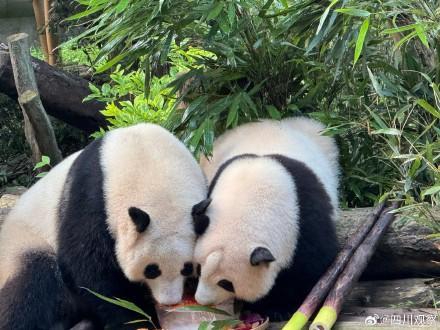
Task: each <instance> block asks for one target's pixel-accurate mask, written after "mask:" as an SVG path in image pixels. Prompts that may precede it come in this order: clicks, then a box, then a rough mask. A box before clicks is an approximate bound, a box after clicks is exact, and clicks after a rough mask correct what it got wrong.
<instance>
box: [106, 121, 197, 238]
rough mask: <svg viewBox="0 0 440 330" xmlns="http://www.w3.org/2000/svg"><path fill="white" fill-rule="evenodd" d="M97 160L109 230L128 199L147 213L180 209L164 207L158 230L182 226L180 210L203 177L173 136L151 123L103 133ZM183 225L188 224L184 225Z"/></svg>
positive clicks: (189, 202) (123, 213)
mask: <svg viewBox="0 0 440 330" xmlns="http://www.w3.org/2000/svg"><path fill="white" fill-rule="evenodd" d="M164 155H166V157H164ZM101 166H102V168H103V173H104V178H105V180H104V194H105V199H106V208H107V210H106V211H107V214H108V223H109V226H110V230H111V231H112V232H113V233H114V232H115V231H116V228H117V226H118V222H120V220H121V219H123V218H124V217H127V209H128V208H129V207H130V206H133V205H137V206H138V207H143V208H144V209H146V210H148V212H149V215H150V217H152V218H153V219H158V218H161V217H163V213H164V212H166V211H168V210H169V212H171V211H172V210H175V211H176V212H179V213H182V214H171V213H168V214H167V215H168V217H167V221H166V222H164V223H162V224H161V225H162V226H163V227H162V228H160V229H161V232H162V233H163V232H174V231H175V229H176V228H181V227H182V217H183V214H190V213H191V212H190V211H188V210H191V207H192V206H193V205H194V204H195V203H197V202H198V201H200V200H202V199H203V198H204V197H205V194H206V182H205V181H206V179H205V177H204V176H203V173H202V171H201V170H200V168H199V166H198V164H197V162H196V160H195V159H194V157H192V155H191V154H190V153H189V152H188V150H187V149H186V147H185V146H184V145H183V144H182V143H181V142H180V141H179V140H178V139H177V138H175V137H174V136H172V135H171V134H170V133H169V132H168V131H167V130H165V129H164V128H162V127H160V126H157V125H153V124H138V125H135V126H131V127H128V128H123V129H118V130H115V131H111V132H110V133H108V134H107V135H106V137H105V140H104V144H103V147H102V158H101ZM182 173H185V175H182ZM162 178H164V179H162ZM171 184H172V186H170V185H171ZM175 205H186V207H175ZM186 208H187V209H186ZM187 223H188V224H190V222H187ZM187 230H191V231H192V230H193V229H192V227H190V226H188V228H187Z"/></svg>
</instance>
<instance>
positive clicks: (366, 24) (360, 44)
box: [353, 17, 370, 65]
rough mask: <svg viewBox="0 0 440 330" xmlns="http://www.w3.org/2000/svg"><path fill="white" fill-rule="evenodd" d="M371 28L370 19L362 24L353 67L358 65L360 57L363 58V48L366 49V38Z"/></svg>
mask: <svg viewBox="0 0 440 330" xmlns="http://www.w3.org/2000/svg"><path fill="white" fill-rule="evenodd" d="M369 26H370V17H368V18H367V19H366V20H365V21H364V22H363V23H362V25H361V28H360V30H359V35H358V38H357V40H356V48H355V50H354V63H353V65H355V64H356V62H357V61H358V59H359V56H361V52H362V48H363V47H364V42H365V36H366V35H367V32H368V27H369Z"/></svg>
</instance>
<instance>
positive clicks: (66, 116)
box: [0, 45, 107, 133]
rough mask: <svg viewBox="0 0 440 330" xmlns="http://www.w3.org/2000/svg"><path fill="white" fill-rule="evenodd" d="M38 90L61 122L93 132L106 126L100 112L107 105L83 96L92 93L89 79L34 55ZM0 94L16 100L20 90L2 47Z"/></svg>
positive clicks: (0, 55)
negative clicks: (58, 67) (16, 85)
mask: <svg viewBox="0 0 440 330" xmlns="http://www.w3.org/2000/svg"><path fill="white" fill-rule="evenodd" d="M32 68H33V69H34V72H35V78H36V81H37V87H38V91H39V93H40V97H41V101H42V103H43V106H44V108H45V109H46V111H47V113H48V114H49V115H51V116H53V117H55V118H58V119H60V120H61V121H63V122H65V123H68V124H70V125H72V126H74V127H76V128H79V129H81V130H83V131H85V132H86V133H92V132H95V131H96V130H98V129H99V128H100V127H106V126H107V122H106V120H105V117H104V116H103V115H102V114H101V113H100V112H99V111H100V110H102V109H104V107H105V104H103V103H102V102H99V101H87V102H84V103H83V99H84V98H85V97H86V96H87V95H89V94H90V91H89V87H88V84H89V82H88V81H87V80H85V79H82V78H80V77H76V76H74V75H71V74H69V73H67V72H65V71H63V70H60V69H57V68H55V67H52V66H50V65H49V64H47V63H45V62H44V61H40V60H38V59H36V58H34V57H32ZM0 93H4V94H6V95H8V96H9V97H11V98H13V99H17V97H18V95H17V91H16V88H15V83H14V76H13V71H12V66H11V61H10V58H9V53H8V51H7V48H6V47H5V46H4V45H2V47H0Z"/></svg>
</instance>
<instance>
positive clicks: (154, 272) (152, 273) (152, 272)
mask: <svg viewBox="0 0 440 330" xmlns="http://www.w3.org/2000/svg"><path fill="white" fill-rule="evenodd" d="M161 274H162V272H161V271H160V269H159V266H158V265H157V264H149V265H148V266H147V267H145V270H144V275H145V277H146V278H148V279H150V280H153V279H155V278H157V277H159V276H160V275H161Z"/></svg>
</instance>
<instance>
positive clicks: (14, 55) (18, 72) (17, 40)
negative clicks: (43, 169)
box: [8, 33, 42, 164]
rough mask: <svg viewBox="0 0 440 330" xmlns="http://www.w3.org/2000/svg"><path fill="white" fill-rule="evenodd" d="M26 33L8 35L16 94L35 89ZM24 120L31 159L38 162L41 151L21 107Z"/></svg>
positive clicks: (26, 115) (32, 128)
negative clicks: (28, 59)
mask: <svg viewBox="0 0 440 330" xmlns="http://www.w3.org/2000/svg"><path fill="white" fill-rule="evenodd" d="M27 38H28V36H27V34H25V33H19V34H14V35H12V36H9V37H8V45H9V50H10V57H11V65H12V69H13V70H12V71H13V76H14V81H15V86H16V90H17V93H18V94H21V93H23V92H24V91H25V90H28V89H32V90H36V89H37V86H36V83H35V77H34V76H33V71H32V67H31V65H30V63H29V61H27V58H28V57H29V56H30V55H28V53H29V45H28V41H27ZM21 112H22V113H23V120H24V135H25V137H26V141H27V142H28V144H29V146H30V148H31V152H32V161H33V163H34V164H36V163H38V162H39V161H40V159H41V156H42V152H41V150H40V146H39V144H38V141H37V139H36V136H35V131H34V127H33V126H32V124H31V122H30V120H29V117H28V114H27V113H26V111H25V110H24V109H23V108H22V109H21Z"/></svg>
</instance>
